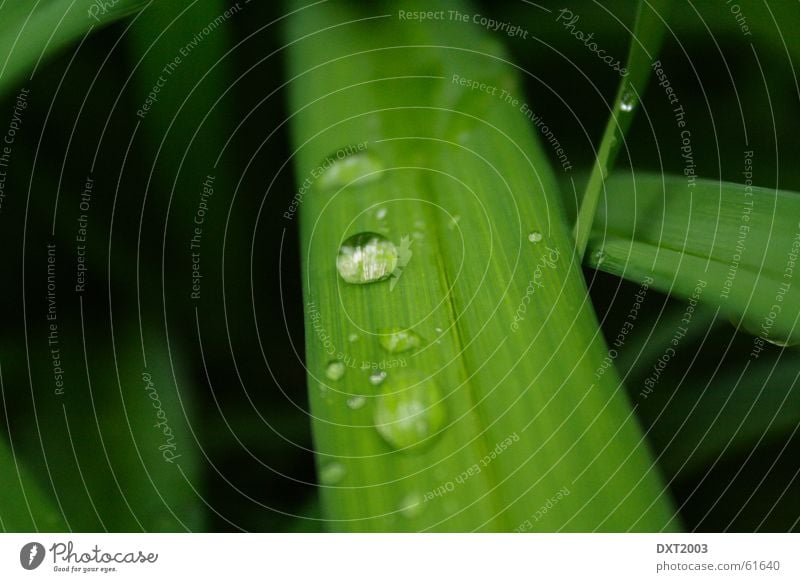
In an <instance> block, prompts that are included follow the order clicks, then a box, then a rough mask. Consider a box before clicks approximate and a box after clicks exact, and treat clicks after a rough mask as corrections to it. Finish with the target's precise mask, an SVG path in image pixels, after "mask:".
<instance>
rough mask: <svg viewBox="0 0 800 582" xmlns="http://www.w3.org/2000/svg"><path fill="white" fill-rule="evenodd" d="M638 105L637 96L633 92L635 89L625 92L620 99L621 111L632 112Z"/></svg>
mask: <svg viewBox="0 0 800 582" xmlns="http://www.w3.org/2000/svg"><path fill="white" fill-rule="evenodd" d="M635 106H636V96H635V95H634V94H633V91H631V90H627V91H625V93H623V94H622V99H620V101H619V108H620V110H621V111H624V112H625V113H630V112H631V111H633V108H634V107H635Z"/></svg>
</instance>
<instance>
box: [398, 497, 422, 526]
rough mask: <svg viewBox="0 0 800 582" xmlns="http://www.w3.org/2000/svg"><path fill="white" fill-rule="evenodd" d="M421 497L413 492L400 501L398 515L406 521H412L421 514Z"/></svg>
mask: <svg viewBox="0 0 800 582" xmlns="http://www.w3.org/2000/svg"><path fill="white" fill-rule="evenodd" d="M423 501H424V500H423V498H422V495H420V494H419V493H417V492H416V491H414V492H413V493H409V494H408V495H406V496H405V497H403V499H402V500H401V501H400V514H401V515H402V516H403V517H405V518H406V519H414V518H415V517H418V516H419V514H421V513H422V503H423Z"/></svg>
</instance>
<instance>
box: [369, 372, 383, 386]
mask: <svg viewBox="0 0 800 582" xmlns="http://www.w3.org/2000/svg"><path fill="white" fill-rule="evenodd" d="M384 380H386V372H384V371H383V370H379V371H377V372H373V373H372V374H370V375H369V383H370V384H372V385H373V386H380V385H381V384H383V381H384Z"/></svg>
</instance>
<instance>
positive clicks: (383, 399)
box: [374, 370, 447, 449]
mask: <svg viewBox="0 0 800 582" xmlns="http://www.w3.org/2000/svg"><path fill="white" fill-rule="evenodd" d="M374 420H375V428H376V429H377V430H378V433H380V435H381V436H382V437H383V438H384V440H385V441H386V442H387V443H388V444H389V445H390V446H392V447H393V448H395V449H409V448H412V447H417V446H420V445H422V444H424V443H426V441H428V439H430V438H431V437H432V436H433V435H435V434H436V433H438V432H439V431H440V430H441V429H442V428H443V427H444V426H445V423H446V422H447V408H446V407H445V404H444V401H443V400H442V393H441V391H440V390H439V387H438V386H437V385H436V383H435V382H434V381H433V379H432V378H425V377H423V376H421V375H419V374H415V373H412V372H410V371H408V370H399V371H397V372H395V373H393V374H392V375H391V376H390V378H389V379H388V380H387V381H386V382H384V384H383V386H382V389H381V393H380V394H379V395H378V396H377V397H376V400H375V411H374Z"/></svg>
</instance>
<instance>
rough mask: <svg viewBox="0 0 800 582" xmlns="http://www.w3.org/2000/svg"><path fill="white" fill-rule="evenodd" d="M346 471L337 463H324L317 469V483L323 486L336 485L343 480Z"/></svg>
mask: <svg viewBox="0 0 800 582" xmlns="http://www.w3.org/2000/svg"><path fill="white" fill-rule="evenodd" d="M346 474H347V469H345V468H344V465H342V464H341V463H337V462H331V463H326V464H325V465H323V466H322V467H320V469H319V481H320V483H322V484H323V485H336V484H337V483H339V482H341V480H342V479H344V476H345V475H346Z"/></svg>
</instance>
